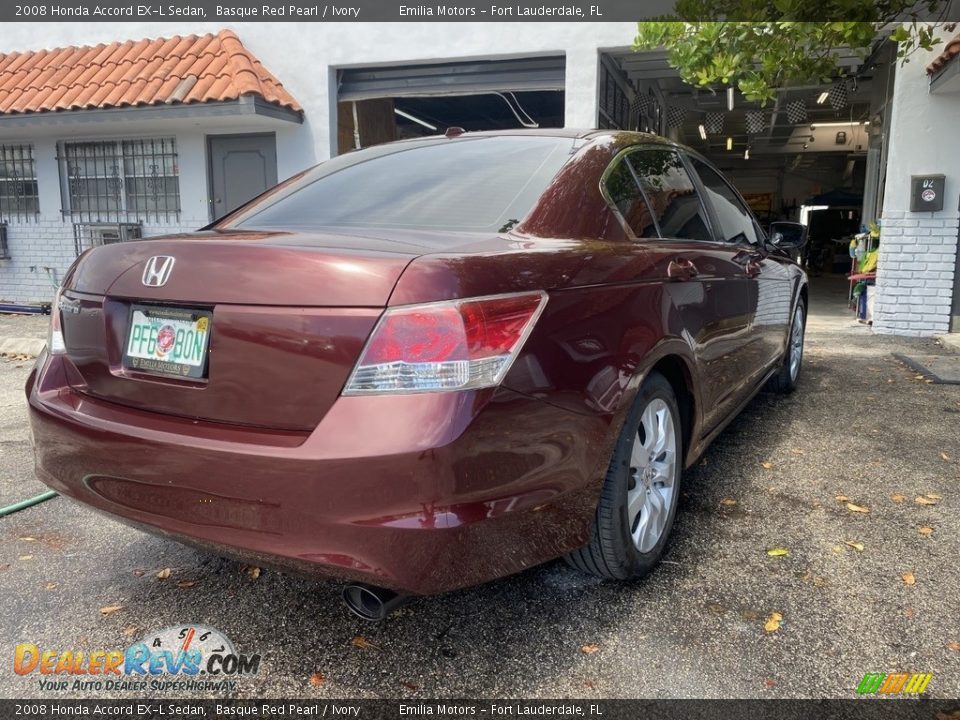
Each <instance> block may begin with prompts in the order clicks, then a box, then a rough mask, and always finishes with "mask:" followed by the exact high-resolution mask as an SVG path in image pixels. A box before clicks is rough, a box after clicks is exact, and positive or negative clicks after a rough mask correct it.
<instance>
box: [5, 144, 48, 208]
mask: <svg viewBox="0 0 960 720" xmlns="http://www.w3.org/2000/svg"><path fill="white" fill-rule="evenodd" d="M39 214H40V197H39V193H38V191H37V171H36V167H35V165H34V162H33V145H29V144H24V145H7V144H0V221H3V220H6V219H8V218H12V217H15V218H17V219H20V220H29V219H31V218H36V216H38V215H39Z"/></svg>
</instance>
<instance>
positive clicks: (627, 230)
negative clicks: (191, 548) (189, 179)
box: [27, 131, 807, 617]
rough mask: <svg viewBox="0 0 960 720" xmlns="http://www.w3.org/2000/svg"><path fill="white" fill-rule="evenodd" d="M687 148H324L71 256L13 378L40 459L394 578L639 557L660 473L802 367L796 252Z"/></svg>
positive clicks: (217, 544) (652, 143) (496, 138)
mask: <svg viewBox="0 0 960 720" xmlns="http://www.w3.org/2000/svg"><path fill="white" fill-rule="evenodd" d="M804 238H805V233H804V231H803V228H802V226H799V225H795V224H793V223H777V224H775V225H774V227H773V228H772V232H771V235H770V237H767V236H766V235H765V234H764V232H763V231H762V230H761V229H760V227H759V226H758V225H757V222H756V221H755V219H754V218H753V216H752V214H751V213H750V211H749V209H748V208H747V207H746V205H745V204H744V202H743V200H742V199H741V198H740V196H739V195H738V194H737V192H736V191H735V190H734V189H733V188H732V187H731V186H730V184H729V183H727V182H726V180H724V178H723V177H722V176H721V175H720V174H719V173H718V172H717V170H716V169H714V168H713V167H712V166H711V165H710V163H709V162H707V161H706V160H705V159H704V158H702V157H700V156H699V155H697V154H696V153H694V152H692V151H690V150H688V149H685V148H683V147H680V146H677V145H675V144H671V143H668V142H666V141H664V140H662V139H660V138H657V137H654V136H649V135H643V134H635V133H623V132H576V131H537V132H526V131H523V132H520V131H518V132H499V133H489V134H487V133H478V134H473V133H467V134H462V133H458V132H450V133H448V134H447V135H446V136H440V137H433V138H428V139H421V140H411V141H405V142H398V143H392V144H389V145H382V146H378V147H373V148H370V149H367V150H362V151H359V152H355V153H350V154H348V155H344V156H341V157H338V158H335V159H333V160H330V161H329V162H325V163H322V164H320V165H318V166H317V167H315V168H313V169H311V170H308V171H306V172H304V173H303V174H301V175H299V176H297V177H295V178H292V179H291V180H288V181H287V182H285V183H283V184H281V185H279V186H277V187H276V188H273V189H272V190H270V191H268V192H267V193H265V194H264V195H262V196H261V197H259V198H257V199H255V200H253V201H252V202H250V203H249V204H247V205H246V206H244V207H242V208H240V209H239V210H237V211H235V212H234V213H232V214H231V215H229V216H228V217H226V218H225V219H223V220H221V221H219V222H217V223H215V224H214V225H213V226H211V227H210V228H208V229H206V230H203V231H200V232H196V233H191V234H186V235H177V236H171V237H164V238H156V239H151V240H149V241H142V242H131V243H122V244H115V245H107V246H104V247H100V248H96V249H94V250H92V251H89V252H87V253H85V254H84V255H82V256H81V257H80V258H79V259H78V260H77V261H76V263H74V265H73V267H72V268H71V269H70V271H69V273H68V274H67V275H66V277H65V278H64V282H63V287H62V289H61V291H60V293H59V295H58V298H57V302H56V306H55V308H54V312H53V321H52V323H51V333H50V338H49V342H48V345H47V350H46V351H45V352H44V353H43V355H42V356H41V357H40V358H39V359H38V361H37V365H36V368H35V369H34V371H33V373H32V374H31V376H30V378H29V380H28V383H27V393H28V396H29V402H30V408H31V422H32V426H33V436H34V441H35V450H36V470H37V474H38V475H39V477H40V478H41V479H42V480H43V481H44V482H45V483H47V484H48V485H49V486H50V487H51V488H53V489H54V490H57V491H58V492H60V493H62V494H64V495H67V496H70V497H72V498H75V499H77V500H79V501H81V502H83V503H85V504H87V505H90V506H91V507H93V508H96V509H98V510H101V511H103V512H105V513H108V514H109V515H111V516H113V517H116V518H118V519H120V520H123V521H126V522H130V523H132V524H135V525H136V526H138V527H141V528H143V529H146V530H150V531H153V532H158V533H162V534H164V535H169V536H170V537H173V538H176V539H180V540H184V541H186V542H191V543H198V544H201V545H203V546H206V547H210V548H213V549H214V550H215V551H217V552H222V553H224V554H232V555H236V556H239V557H241V558H244V559H246V560H247V561H249V562H255V563H258V564H267V565H269V564H271V562H272V563H273V564H281V565H288V566H295V567H299V568H302V569H306V570H311V571H320V572H323V573H327V574H331V575H335V576H339V577H342V578H344V579H346V580H348V581H350V582H351V583H352V584H351V585H349V586H348V589H347V592H346V593H345V594H346V597H347V600H348V603H349V604H350V605H351V607H352V609H354V610H355V611H356V612H358V613H360V614H361V615H364V616H366V617H381V616H382V615H383V614H384V613H386V612H388V611H389V610H390V608H391V607H392V606H393V605H394V604H395V603H396V602H398V600H399V598H400V597H402V596H404V595H407V594H430V593H439V592H443V591H447V590H453V589H455V588H460V587H464V586H468V585H472V584H476V583H482V582H485V581H488V580H492V579H494V578H499V577H502V576H504V575H508V574H510V573H515V572H518V571H520V570H523V569H524V568H527V567H530V566H531V565H535V564H537V563H542V562H544V561H547V560H551V559H553V558H557V557H561V556H565V557H566V558H567V559H568V561H569V562H570V563H572V564H573V565H575V566H576V567H579V568H581V569H583V570H586V571H588V572H591V573H594V574H596V575H599V576H601V577H604V578H616V579H626V578H633V577H637V576H639V575H642V574H644V573H646V572H648V571H649V570H650V569H651V568H652V567H653V566H654V565H655V564H656V563H657V561H658V559H659V557H660V556H661V555H662V553H663V551H664V546H665V544H666V542H667V538H668V535H669V532H670V529H671V526H672V524H673V521H674V514H675V512H676V507H677V497H678V494H679V493H678V489H679V483H680V476H681V471H682V470H683V469H684V468H685V467H688V466H689V465H691V464H692V463H694V462H695V461H696V460H697V458H698V457H699V456H700V454H701V453H703V451H704V449H705V448H706V447H707V445H708V443H709V442H710V441H711V440H712V439H713V438H714V437H715V436H716V435H717V433H719V432H720V431H721V430H722V429H723V427H724V426H725V425H726V424H727V423H728V422H729V421H730V420H731V419H732V418H733V417H734V416H735V415H736V414H737V413H738V412H739V411H740V409H741V408H742V407H743V406H744V405H745V404H746V403H747V402H748V401H749V400H750V398H751V397H752V396H753V395H754V394H755V393H756V392H757V391H758V390H760V389H761V388H762V387H763V386H764V385H765V384H766V385H768V386H770V387H772V388H773V389H775V390H778V391H781V392H789V391H790V390H792V389H793V388H794V386H795V384H796V382H797V377H798V375H799V372H800V364H801V359H802V353H803V334H804V323H805V316H806V306H807V285H806V278H805V276H804V273H803V272H802V271H801V270H800V268H799V267H798V266H797V265H796V264H795V263H794V262H793V261H792V260H791V259H790V257H789V250H791V249H795V248H796V247H797V246H798V245H800V244H802V242H803V241H804Z"/></svg>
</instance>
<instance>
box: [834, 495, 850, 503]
mask: <svg viewBox="0 0 960 720" xmlns="http://www.w3.org/2000/svg"><path fill="white" fill-rule="evenodd" d="M849 499H850V498H848V497H847V496H846V495H837V502H846V501H847V500H849Z"/></svg>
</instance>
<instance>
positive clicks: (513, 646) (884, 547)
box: [0, 285, 960, 699]
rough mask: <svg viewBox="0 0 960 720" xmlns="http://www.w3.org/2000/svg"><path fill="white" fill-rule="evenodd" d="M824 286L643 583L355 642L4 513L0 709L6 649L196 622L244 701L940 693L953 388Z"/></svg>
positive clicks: (506, 591) (66, 521) (532, 601)
mask: <svg viewBox="0 0 960 720" xmlns="http://www.w3.org/2000/svg"><path fill="white" fill-rule="evenodd" d="M842 292H843V288H842V287H841V286H839V285H831V286H829V287H827V286H823V287H819V288H816V289H815V291H814V298H813V307H812V314H811V318H810V324H809V333H808V340H807V353H806V358H805V367H804V371H803V375H802V378H801V382H800V389H799V391H798V392H796V393H795V394H794V395H792V396H790V397H788V398H785V399H782V398H777V397H774V396H770V395H761V396H759V397H758V398H757V399H756V400H755V401H754V402H753V403H752V404H751V405H750V406H749V407H748V408H747V410H746V411H745V412H744V414H743V415H742V416H741V417H740V418H739V419H738V420H737V421H735V422H734V423H733V424H732V425H731V426H730V428H729V429H728V430H727V431H726V432H724V433H723V435H722V436H721V437H720V438H719V439H718V440H717V442H716V443H715V444H714V445H713V447H712V448H711V449H710V450H709V452H708V453H707V455H706V457H705V458H704V459H703V461H702V462H701V463H700V464H699V465H698V466H697V467H696V468H695V469H693V471H691V472H688V473H687V474H686V476H685V478H684V489H683V493H682V496H681V507H680V512H679V516H678V526H677V528H676V530H675V534H674V540H673V542H672V545H671V547H670V548H669V550H668V553H667V556H666V559H665V561H664V564H663V565H662V566H661V567H660V568H659V570H658V571H657V572H656V573H655V574H654V575H653V576H651V577H649V578H648V579H646V580H645V581H643V582H639V583H635V584H632V585H617V584H612V583H601V582H598V581H596V580H593V579H591V578H589V577H585V576H583V575H580V574H578V573H577V572H576V571H574V570H572V569H569V568H568V567H566V566H565V565H564V564H563V563H561V562H556V563H552V564H549V565H546V566H543V567H539V568H535V569H532V570H530V571H528V572H525V573H523V574H522V575H518V576H515V577H512V578H509V579H506V580H503V581H501V582H496V583H492V584H489V585H486V586H483V587H479V588H475V589H470V590H465V591H461V592H457V593H453V594H451V595H448V596H444V597H436V598H429V599H424V600H421V601H418V602H416V603H414V604H413V605H411V606H409V607H407V608H405V609H404V610H402V611H401V612H399V613H397V614H396V615H394V616H392V617H391V618H390V619H389V620H388V621H386V622H384V623H382V624H380V625H371V624H367V623H364V622H363V621H360V620H357V619H355V618H353V617H352V616H351V615H349V614H348V613H347V612H346V610H345V609H344V608H343V606H342V605H341V603H340V601H339V595H338V590H339V588H338V586H336V585H335V584H332V583H328V582H324V581H322V580H315V579H310V578H302V577H296V576H288V575H283V574H279V573H275V572H268V571H264V572H263V573H262V574H260V576H259V577H257V578H253V577H252V576H251V575H250V574H248V573H247V572H245V569H244V568H243V567H242V566H240V565H238V564H236V563H233V562H230V561H226V560H222V559H219V558H217V557H213V556H210V555H205V554H201V553H198V552H196V551H194V550H191V549H187V548H184V547H182V546H180V545H178V544H176V543H173V542H169V541H166V540H162V539H158V538H155V537H151V536H148V535H144V534H141V533H139V532H137V531H134V530H131V529H128V528H126V527H125V526H123V525H120V524H119V523H115V522H112V521H110V520H108V519H105V518H103V517H102V516H100V515H97V514H95V513H93V512H92V511H89V510H87V509H85V508H83V507H81V506H78V505H76V504H74V503H72V502H70V501H67V500H65V499H63V498H56V499H54V500H51V501H49V502H46V503H44V504H41V505H38V506H35V507H33V508H30V509H28V510H25V511H22V512H19V513H17V514H14V515H11V516H9V517H6V518H2V519H0V603H2V607H3V608H4V612H3V614H2V616H0V635H2V637H3V647H2V648H0V650H2V652H3V655H4V656H5V657H6V658H7V660H6V661H4V662H2V663H0V696H2V697H8V698H15V697H38V696H42V695H43V694H44V693H43V692H42V691H40V690H39V687H38V685H37V679H36V677H35V676H27V677H21V676H17V675H15V674H14V673H13V671H12V664H11V662H10V658H11V657H12V655H13V646H14V645H15V644H16V643H19V642H33V643H36V644H38V645H40V646H42V647H47V648H57V649H85V650H91V649H99V648H119V647H126V646H127V645H129V644H130V643H131V642H132V641H133V640H134V639H136V638H139V637H141V636H143V635H144V634H146V633H148V632H149V631H153V630H158V629H160V628H164V627H168V626H174V625H178V624H182V623H190V622H198V623H204V624H206V625H210V626H213V627H215V628H218V629H219V630H221V631H223V632H224V633H225V634H226V635H228V636H229V637H230V638H231V639H232V640H233V642H234V644H235V645H236V646H237V648H238V650H240V651H241V652H246V653H253V652H259V653H261V654H262V656H263V660H262V664H261V669H260V672H259V674H258V675H256V676H254V677H249V678H245V679H241V680H240V681H239V682H238V690H237V692H236V695H237V696H238V697H282V696H287V697H290V696H294V697H301V696H302V697H405V698H411V699H416V698H430V697H477V696H483V697H550V698H555V697H564V696H566V697H582V698H591V697H607V698H609V697H708V698H717V697H818V698H819V697H838V698H845V697H853V696H854V690H855V688H856V686H857V684H858V682H859V681H860V679H861V678H862V677H863V675H864V673H867V672H893V671H908V672H929V673H933V679H932V681H931V682H930V684H929V686H928V688H927V695H932V696H935V697H944V698H947V697H952V698H955V697H958V696H960V593H958V588H960V564H958V562H957V557H958V555H960V514H958V512H957V510H958V506H960V464H958V460H960V441H958V438H960V386H956V385H932V384H928V383H927V382H925V381H924V380H922V379H918V378H917V377H916V373H915V372H914V371H911V370H909V369H907V368H905V367H903V366H901V365H899V364H898V363H897V362H896V361H895V360H894V359H893V358H892V357H891V354H890V353H891V352H904V353H911V352H922V353H928V352H948V351H947V350H944V349H943V348H941V347H940V346H939V345H937V344H935V343H934V342H933V341H906V340H902V339H893V338H887V337H878V336H873V335H871V334H870V333H869V331H868V330H867V329H866V328H865V327H862V326H857V325H856V324H855V323H852V322H851V321H850V319H849V316H848V315H847V314H846V312H845V310H843V307H842V305H843V299H842ZM950 352H952V351H950ZM27 372H28V367H27V364H26V363H15V362H2V361H0V502H2V503H7V502H11V501H13V500H15V499H20V498H24V497H27V496H29V495H33V494H35V493H37V492H39V491H41V490H42V489H43V488H42V486H40V485H39V484H38V483H37V482H36V481H35V480H34V479H33V476H32V471H31V462H30V457H29V451H28V444H27V430H26V425H25V410H24V406H23V397H22V393H21V387H22V385H23V381H24V379H25V377H26V374H27ZM917 498H922V500H919V501H917V500H916V499H917ZM858 509H861V510H867V512H864V511H859V510H858ZM928 529H929V530H928ZM773 549H783V550H786V551H788V554H785V555H780V556H772V555H770V554H769V553H768V551H769V550H773ZM165 568H170V571H171V572H170V577H168V578H166V579H158V578H157V573H158V572H160V571H162V570H163V569H165ZM178 581H180V582H179V584H178ZM183 581H185V582H183ZM118 606H119V609H116V610H113V611H112V612H109V613H107V614H103V613H102V612H101V608H109V607H118ZM773 613H777V614H779V616H780V617H781V619H780V620H779V622H777V621H776V618H775V616H774V617H772V614H773ZM767 623H771V624H770V625H769V626H768V627H770V628H771V629H772V631H770V632H767V631H766V630H765V625H767ZM773 628H775V629H773ZM311 678H312V680H311ZM94 694H95V693H94ZM103 694H105V695H114V696H116V695H122V693H116V692H114V693H109V692H105V693H103ZM90 695H91V694H90V693H79V692H78V693H64V694H61V695H60V696H61V697H67V696H78V697H81V696H82V697H89V696H90Z"/></svg>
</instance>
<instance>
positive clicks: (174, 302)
mask: <svg viewBox="0 0 960 720" xmlns="http://www.w3.org/2000/svg"><path fill="white" fill-rule="evenodd" d="M391 247H396V246H395V245H391V244H389V243H387V242H384V241H379V240H374V239H369V240H364V239H361V238H357V237H352V238H339V237H338V236H333V235H329V236H318V235H316V234H311V235H296V234H291V233H250V232H242V233H230V234H224V233H207V234H197V235H186V236H178V237H170V238H162V239H156V240H149V241H143V242H136V243H124V244H117V245H112V246H105V247H102V248H97V249H96V250H95V251H93V252H91V253H89V254H88V255H86V256H84V257H83V258H82V259H81V261H80V262H79V263H77V265H76V266H75V268H74V269H73V271H72V272H71V273H70V275H69V276H68V277H67V278H66V280H65V283H64V292H63V301H62V302H61V306H62V308H63V311H62V313H61V317H62V325H63V334H64V341H65V344H66V348H67V355H68V357H69V360H70V361H71V362H72V364H73V365H74V366H75V367H76V370H77V373H76V374H75V379H74V381H73V383H72V384H73V385H74V388H75V389H76V390H77V391H79V392H83V393H86V394H89V395H91V396H94V397H96V398H99V399H103V400H108V401H111V402H115V403H119V404H122V405H125V406H129V407H133V408H137V409H141V410H147V411H153V412H158V413H163V414H168V415H176V416H182V417H189V418H194V419H197V420H208V421H213V422H220V423H233V424H240V425H251V426H258V427H269V428H278V429H285V430H310V429H312V428H314V427H315V426H316V425H317V423H319V421H320V420H321V419H322V417H323V415H324V414H325V413H326V411H327V410H328V409H329V408H330V406H331V405H332V404H333V403H334V402H335V401H336V399H337V397H338V396H339V393H340V390H341V388H342V387H343V384H344V383H345V381H346V379H347V377H348V376H349V374H350V371H351V370H352V368H353V365H354V363H355V362H356V359H357V357H358V356H359V354H360V351H361V349H362V347H363V343H364V342H365V341H366V338H367V336H368V335H369V334H370V332H371V330H372V329H373V326H374V324H375V323H376V321H377V318H378V317H379V316H380V314H381V312H382V309H383V307H384V306H385V305H386V303H387V301H388V300H389V298H390V293H391V292H392V290H393V287H394V285H395V284H396V281H397V279H398V278H399V277H400V274H401V273H402V272H403V270H404V268H405V267H406V265H407V264H408V263H409V262H410V260H411V259H412V258H413V257H415V256H416V253H415V252H414V248H412V247H408V246H402V245H401V246H400V248H401V249H400V250H399V251H390V250H389V248H391ZM153 257H161V258H164V257H172V258H174V261H173V266H172V269H171V270H170V272H169V274H168V276H167V277H166V278H164V280H165V282H163V284H162V285H161V286H159V287H153V286H148V285H145V284H144V269H145V267H146V266H147V264H148V262H149V261H150V259H151V258H153ZM153 267H154V268H156V267H157V265H154V266H153ZM147 279H148V280H150V279H151V278H147ZM143 309H147V310H148V311H149V312H151V313H153V314H155V315H156V316H158V317H161V318H162V317H168V316H169V317H184V313H186V315H185V317H187V318H189V317H197V318H199V317H201V316H205V317H207V318H208V322H209V335H208V340H207V352H206V354H205V358H206V361H205V366H204V367H203V369H202V373H198V374H199V377H190V376H187V373H186V371H184V372H183V373H182V374H180V372H179V368H181V367H184V368H185V367H186V366H185V365H184V366H179V365H178V366H176V367H177V368H178V369H177V370H176V372H174V371H173V369H172V368H173V366H167V365H164V364H159V367H160V368H161V369H162V372H161V371H158V369H157V368H158V363H156V362H153V363H152V364H151V366H150V367H146V366H144V365H142V364H140V363H136V361H134V360H133V359H132V358H131V356H130V354H129V350H130V345H129V342H130V337H131V321H132V318H134V314H135V312H136V311H137V310H143ZM140 317H141V318H142V316H140ZM161 324H162V321H161ZM175 325H176V324H175ZM177 327H179V326H177ZM150 352H151V353H152V352H153V350H151V351H150ZM157 357H160V355H157ZM191 374H193V373H191Z"/></svg>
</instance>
